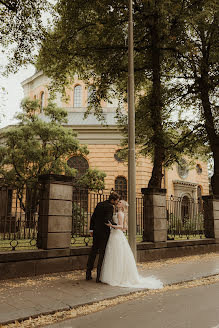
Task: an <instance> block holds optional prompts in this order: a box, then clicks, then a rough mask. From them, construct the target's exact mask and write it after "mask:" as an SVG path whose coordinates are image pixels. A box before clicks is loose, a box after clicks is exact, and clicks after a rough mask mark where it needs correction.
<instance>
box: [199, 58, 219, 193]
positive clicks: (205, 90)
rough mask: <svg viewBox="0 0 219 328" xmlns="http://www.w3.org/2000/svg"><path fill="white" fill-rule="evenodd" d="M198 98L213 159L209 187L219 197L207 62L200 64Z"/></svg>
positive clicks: (218, 153) (217, 140) (218, 154)
mask: <svg viewBox="0 0 219 328" xmlns="http://www.w3.org/2000/svg"><path fill="white" fill-rule="evenodd" d="M198 84H199V91H200V97H201V101H202V107H203V110H204V117H205V129H206V132H207V135H208V139H209V143H210V147H211V150H212V153H213V159H214V174H213V176H212V178H211V187H212V191H213V194H214V195H219V135H218V134H217V133H216V130H215V124H214V118H213V115H212V110H211V103H210V100H209V90H210V86H209V80H208V62H207V60H206V61H204V59H203V62H202V67H201V78H200V80H199V81H198Z"/></svg>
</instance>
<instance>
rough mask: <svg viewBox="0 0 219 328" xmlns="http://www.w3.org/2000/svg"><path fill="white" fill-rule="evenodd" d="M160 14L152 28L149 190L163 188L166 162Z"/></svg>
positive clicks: (155, 16)
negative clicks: (151, 157) (151, 136)
mask: <svg viewBox="0 0 219 328" xmlns="http://www.w3.org/2000/svg"><path fill="white" fill-rule="evenodd" d="M158 23H159V22H158V14H155V15H154V21H153V26H152V27H151V63H152V82H153V84H152V92H151V99H150V110H151V118H152V122H153V124H152V128H153V139H152V142H153V146H154V158H153V170H152V175H151V178H150V181H149V183H148V188H161V182H162V177H163V174H162V164H163V161H164V156H165V154H164V138H163V127H162V118H161V111H162V101H161V80H160V74H161V73H160V72H161V65H160V60H161V52H160V40H159V25H158Z"/></svg>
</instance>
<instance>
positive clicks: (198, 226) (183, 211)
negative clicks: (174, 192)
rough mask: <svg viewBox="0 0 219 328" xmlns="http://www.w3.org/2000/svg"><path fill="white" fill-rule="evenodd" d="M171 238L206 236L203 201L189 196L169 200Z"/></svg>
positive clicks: (168, 212)
mask: <svg viewBox="0 0 219 328" xmlns="http://www.w3.org/2000/svg"><path fill="white" fill-rule="evenodd" d="M167 224H168V238H169V239H177V238H178V239H185V238H186V239H192V238H204V237H205V236H204V214H203V201H202V199H199V200H198V201H195V200H194V199H192V198H189V197H187V196H185V197H183V198H182V197H170V198H169V199H168V200H167Z"/></svg>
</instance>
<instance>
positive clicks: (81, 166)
mask: <svg viewBox="0 0 219 328" xmlns="http://www.w3.org/2000/svg"><path fill="white" fill-rule="evenodd" d="M67 164H68V166H69V167H71V168H73V169H76V170H77V171H78V172H77V176H76V179H79V178H80V177H81V176H82V175H83V174H85V173H86V171H87V170H88V169H89V164H88V161H87V160H86V159H85V158H84V157H83V156H73V157H71V158H69V160H68V161H67Z"/></svg>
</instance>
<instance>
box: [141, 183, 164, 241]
mask: <svg viewBox="0 0 219 328" xmlns="http://www.w3.org/2000/svg"><path fill="white" fill-rule="evenodd" d="M141 192H142V194H143V199H144V212H143V241H151V242H165V241H167V211H166V189H157V188H142V189H141Z"/></svg>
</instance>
